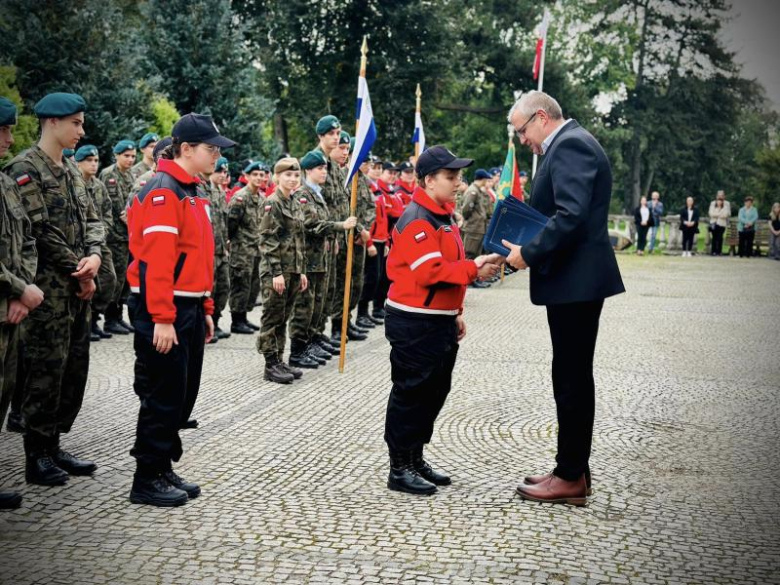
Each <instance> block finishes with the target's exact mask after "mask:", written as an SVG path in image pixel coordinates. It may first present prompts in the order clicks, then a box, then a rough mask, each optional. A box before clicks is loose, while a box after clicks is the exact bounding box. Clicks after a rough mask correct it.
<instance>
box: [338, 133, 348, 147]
mask: <svg viewBox="0 0 780 585" xmlns="http://www.w3.org/2000/svg"><path fill="white" fill-rule="evenodd" d="M349 139H350V136H349V132H347V131H346V130H342V131H341V133H340V134H339V144H340V145H341V144H349Z"/></svg>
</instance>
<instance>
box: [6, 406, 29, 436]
mask: <svg viewBox="0 0 780 585" xmlns="http://www.w3.org/2000/svg"><path fill="white" fill-rule="evenodd" d="M5 430H6V431H8V432H9V433H23V432H24V419H22V413H20V412H14V411H13V410H12V411H11V412H9V413H8V422H6V423H5Z"/></svg>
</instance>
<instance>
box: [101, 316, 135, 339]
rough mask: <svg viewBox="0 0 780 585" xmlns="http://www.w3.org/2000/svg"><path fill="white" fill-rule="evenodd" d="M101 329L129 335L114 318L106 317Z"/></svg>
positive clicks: (115, 333)
mask: <svg viewBox="0 0 780 585" xmlns="http://www.w3.org/2000/svg"><path fill="white" fill-rule="evenodd" d="M103 331H106V332H108V333H113V334H114V335H130V331H128V330H127V329H125V328H124V327H122V325H120V324H119V321H117V320H116V319H106V323H105V325H103Z"/></svg>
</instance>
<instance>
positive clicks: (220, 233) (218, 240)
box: [203, 179, 228, 258]
mask: <svg viewBox="0 0 780 585" xmlns="http://www.w3.org/2000/svg"><path fill="white" fill-rule="evenodd" d="M203 191H204V192H205V195H206V197H207V199H208V200H209V218H210V219H211V231H213V232H214V257H215V258H222V257H224V256H227V243H228V231H227V211H228V205H227V199H225V192H224V191H223V190H222V189H220V188H219V187H215V186H214V185H212V183H211V181H209V180H208V179H206V180H205V181H204V183H203Z"/></svg>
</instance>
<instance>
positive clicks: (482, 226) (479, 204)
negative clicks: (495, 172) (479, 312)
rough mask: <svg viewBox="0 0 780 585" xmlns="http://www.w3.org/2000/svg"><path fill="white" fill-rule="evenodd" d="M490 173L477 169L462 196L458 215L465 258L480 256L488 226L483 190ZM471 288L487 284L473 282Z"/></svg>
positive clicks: (487, 206)
mask: <svg viewBox="0 0 780 585" xmlns="http://www.w3.org/2000/svg"><path fill="white" fill-rule="evenodd" d="M489 180H490V173H488V172H487V171H486V170H484V169H477V171H476V173H474V181H473V182H472V183H471V185H469V188H468V189H466V192H465V193H464V194H463V202H462V204H461V208H460V213H461V215H462V216H463V227H462V228H461V231H462V233H463V248H464V249H465V252H466V258H469V259H472V260H473V259H474V258H476V257H477V256H479V255H480V254H482V240H483V239H484V237H485V232H486V231H487V224H488V208H489V207H490V204H489V202H490V196H489V195H488V194H487V191H486V190H485V189H486V187H485V185H486V183H487V181H489ZM469 286H470V287H471V288H488V287H489V286H490V284H489V283H487V282H480V281H474V282H473V283H472V284H471V285H469Z"/></svg>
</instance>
